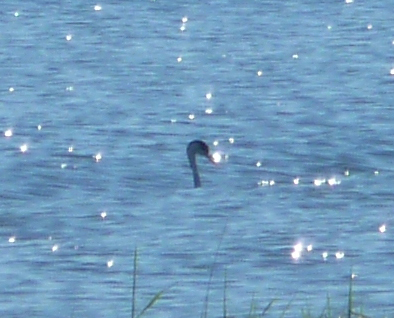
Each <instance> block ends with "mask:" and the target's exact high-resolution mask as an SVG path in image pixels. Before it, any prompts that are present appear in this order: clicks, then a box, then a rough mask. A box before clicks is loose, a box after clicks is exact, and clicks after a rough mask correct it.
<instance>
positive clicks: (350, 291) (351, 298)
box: [348, 270, 353, 318]
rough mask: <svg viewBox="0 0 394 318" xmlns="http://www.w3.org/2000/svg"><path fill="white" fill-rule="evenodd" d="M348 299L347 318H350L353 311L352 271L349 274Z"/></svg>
mask: <svg viewBox="0 0 394 318" xmlns="http://www.w3.org/2000/svg"><path fill="white" fill-rule="evenodd" d="M348 297H349V299H348V318H352V311H353V270H352V271H351V272H350V277H349V296H348Z"/></svg>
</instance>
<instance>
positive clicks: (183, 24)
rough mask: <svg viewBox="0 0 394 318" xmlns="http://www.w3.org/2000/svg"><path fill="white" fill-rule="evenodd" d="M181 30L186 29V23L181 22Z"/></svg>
mask: <svg viewBox="0 0 394 318" xmlns="http://www.w3.org/2000/svg"><path fill="white" fill-rule="evenodd" d="M179 30H181V31H182V32H183V31H185V30H186V24H185V23H182V25H181V27H180V28H179Z"/></svg>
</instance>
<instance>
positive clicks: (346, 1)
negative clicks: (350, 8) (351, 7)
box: [345, 0, 353, 3]
mask: <svg viewBox="0 0 394 318" xmlns="http://www.w3.org/2000/svg"><path fill="white" fill-rule="evenodd" d="M345 3H353V0H345Z"/></svg>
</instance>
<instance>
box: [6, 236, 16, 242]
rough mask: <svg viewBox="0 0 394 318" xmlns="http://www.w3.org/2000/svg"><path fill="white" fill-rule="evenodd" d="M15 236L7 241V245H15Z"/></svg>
mask: <svg viewBox="0 0 394 318" xmlns="http://www.w3.org/2000/svg"><path fill="white" fill-rule="evenodd" d="M15 239H16V238H15V236H11V237H10V238H9V239H8V243H15Z"/></svg>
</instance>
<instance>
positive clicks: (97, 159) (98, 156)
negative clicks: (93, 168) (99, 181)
mask: <svg viewBox="0 0 394 318" xmlns="http://www.w3.org/2000/svg"><path fill="white" fill-rule="evenodd" d="M101 159H103V157H102V156H101V153H98V154H96V155H95V156H94V160H96V162H99V161H100V160H101Z"/></svg>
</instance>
